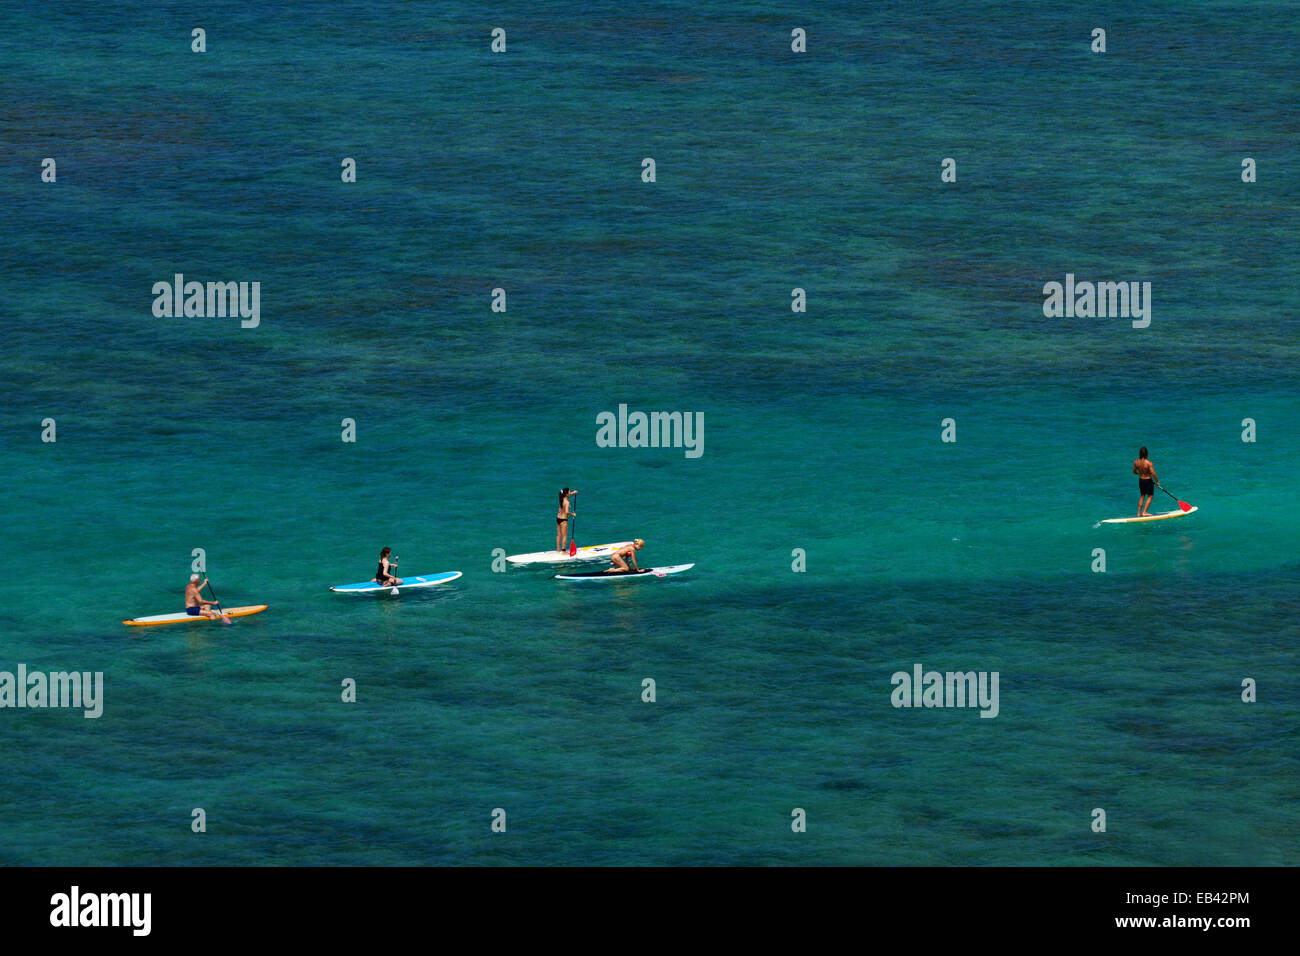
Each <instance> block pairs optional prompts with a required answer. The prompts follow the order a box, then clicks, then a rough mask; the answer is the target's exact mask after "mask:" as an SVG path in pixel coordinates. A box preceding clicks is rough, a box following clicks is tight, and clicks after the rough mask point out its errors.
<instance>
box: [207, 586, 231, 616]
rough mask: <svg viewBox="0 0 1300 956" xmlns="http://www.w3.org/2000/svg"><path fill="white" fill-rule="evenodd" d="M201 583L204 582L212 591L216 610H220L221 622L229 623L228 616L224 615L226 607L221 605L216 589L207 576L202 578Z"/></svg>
mask: <svg viewBox="0 0 1300 956" xmlns="http://www.w3.org/2000/svg"><path fill="white" fill-rule="evenodd" d="M203 583H204V584H206V585H207V586H208V590H209V591H211V592H212V600H213V601H215V602H216V604H217V610H218V611H220V612H221V623H222V624H229V623H230V618H228V617H226V609H225V608H224V607H222V606H221V598H219V597H217V589H216V588H214V587H213V586H212V582H211V581H209V580H208V579H207V578H204V579H203Z"/></svg>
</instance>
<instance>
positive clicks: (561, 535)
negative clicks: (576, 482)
mask: <svg viewBox="0 0 1300 956" xmlns="http://www.w3.org/2000/svg"><path fill="white" fill-rule="evenodd" d="M577 493H578V489H577V488H569V487H567V486H566V487H564V488H561V489H560V510H559V513H558V514H557V515H556V516H555V550H556V551H563V550H565V549H566V548H567V547H568V546H569V518H570V517H574V518H576V517H577V516H578V512H576V511H574V510H573V496H574V495H576V494H577Z"/></svg>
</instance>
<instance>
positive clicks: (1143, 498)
mask: <svg viewBox="0 0 1300 956" xmlns="http://www.w3.org/2000/svg"><path fill="white" fill-rule="evenodd" d="M1133 474H1135V475H1137V476H1138V517H1139V518H1143V517H1145V516H1146V513H1147V508H1149V507H1150V506H1151V499H1152V498H1154V497H1155V496H1156V485H1158V484H1160V479H1159V478H1157V477H1156V466H1155V465H1154V464H1152V463H1151V461H1150V459H1148V458H1147V446H1146V445H1143V446H1142V448H1141V450H1140V451H1139V452H1138V456H1137V461H1135V462H1133Z"/></svg>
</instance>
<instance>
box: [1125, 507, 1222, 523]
mask: <svg viewBox="0 0 1300 956" xmlns="http://www.w3.org/2000/svg"><path fill="white" fill-rule="evenodd" d="M1197 510H1199V509H1198V508H1197V507H1196V506H1195V505H1193V506H1192V507H1191V508H1190V509H1188V510H1187V511H1184V510H1183V509H1182V508H1179V509H1178V510H1177V511H1166V512H1164V513H1163V514H1158V515H1143V516H1142V517H1141V518H1137V517H1133V518H1107V519H1106V520H1105V521H1103V522H1102V524H1130V523H1132V522H1135V521H1164V520H1165V519H1166V518H1181V517H1182V516H1183V515H1189V514H1191V513H1192V512H1193V511H1197Z"/></svg>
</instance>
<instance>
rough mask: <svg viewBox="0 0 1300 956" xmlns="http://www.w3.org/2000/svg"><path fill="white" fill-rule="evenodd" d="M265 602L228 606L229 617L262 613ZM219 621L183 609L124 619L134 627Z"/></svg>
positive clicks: (264, 608)
mask: <svg viewBox="0 0 1300 956" xmlns="http://www.w3.org/2000/svg"><path fill="white" fill-rule="evenodd" d="M266 608H267V605H265V604H249V605H247V606H245V607H228V608H226V616H227V617H246V616H247V615H249V614H261V613H262V612H263V611H265V610H266ZM214 620H215V621H219V620H221V618H219V617H218V618H211V617H204V616H203V615H202V614H186V613H185V612H184V611H181V612H179V613H177V614H154V615H153V616H151V617H133V618H131V620H129V621H123V622H122V623H123V624H130V625H132V626H133V627H151V626H152V625H155V624H182V623H184V622H185V621H214Z"/></svg>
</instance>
